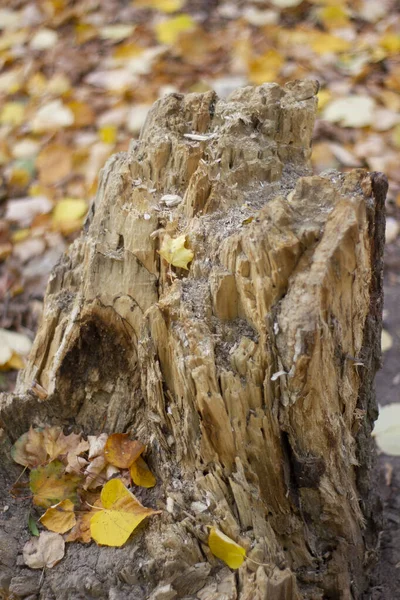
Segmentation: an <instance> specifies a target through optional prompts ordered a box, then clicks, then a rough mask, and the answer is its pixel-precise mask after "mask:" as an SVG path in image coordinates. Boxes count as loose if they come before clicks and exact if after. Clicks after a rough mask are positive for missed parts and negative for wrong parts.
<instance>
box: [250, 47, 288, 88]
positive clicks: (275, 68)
mask: <svg viewBox="0 0 400 600" xmlns="http://www.w3.org/2000/svg"><path fill="white" fill-rule="evenodd" d="M283 64H284V58H283V56H282V55H281V54H280V53H279V52H278V51H277V50H268V52H266V53H265V54H263V55H262V56H257V57H256V58H253V59H252V60H251V61H250V64H249V79H250V81H251V82H252V83H254V84H256V85H261V84H263V83H266V82H270V81H273V80H274V79H276V77H277V75H278V73H279V71H280V69H281V67H282V65H283Z"/></svg>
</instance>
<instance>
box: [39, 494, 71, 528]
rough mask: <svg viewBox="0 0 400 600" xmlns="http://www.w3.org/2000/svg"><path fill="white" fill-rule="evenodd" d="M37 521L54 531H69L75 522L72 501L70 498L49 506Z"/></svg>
mask: <svg viewBox="0 0 400 600" xmlns="http://www.w3.org/2000/svg"><path fill="white" fill-rule="evenodd" d="M39 521H40V522H41V523H42V525H44V526H45V527H46V528H47V529H50V531H54V532H55V533H65V532H66V531H69V530H70V529H72V527H74V525H75V524H76V517H75V513H74V504H73V502H71V500H62V501H61V502H59V503H58V504H55V505H54V506H51V507H50V508H48V509H47V510H46V512H45V513H44V515H42V516H41V517H40V519H39Z"/></svg>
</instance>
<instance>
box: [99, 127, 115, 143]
mask: <svg viewBox="0 0 400 600" xmlns="http://www.w3.org/2000/svg"><path fill="white" fill-rule="evenodd" d="M99 138H100V140H101V141H102V142H104V143H105V144H115V142H116V140H117V128H116V127H115V125H103V127H101V128H100V129H99Z"/></svg>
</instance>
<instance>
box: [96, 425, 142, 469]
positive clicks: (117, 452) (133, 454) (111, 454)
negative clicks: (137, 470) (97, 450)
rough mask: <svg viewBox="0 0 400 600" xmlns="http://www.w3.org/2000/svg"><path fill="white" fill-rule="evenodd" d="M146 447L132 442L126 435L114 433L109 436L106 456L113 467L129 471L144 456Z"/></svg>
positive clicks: (105, 450) (105, 451)
mask: <svg viewBox="0 0 400 600" xmlns="http://www.w3.org/2000/svg"><path fill="white" fill-rule="evenodd" d="M144 450H145V446H143V444H142V443H141V442H138V441H136V440H130V439H129V436H128V434H126V433H113V434H112V435H110V436H109V438H108V440H107V442H106V445H105V448H104V456H105V457H106V459H107V462H109V463H110V464H111V465H114V466H115V467H118V468H119V469H128V468H129V467H130V466H131V464H132V463H133V462H134V461H135V460H136V459H137V458H138V457H139V456H140V455H141V454H142V452H143V451H144Z"/></svg>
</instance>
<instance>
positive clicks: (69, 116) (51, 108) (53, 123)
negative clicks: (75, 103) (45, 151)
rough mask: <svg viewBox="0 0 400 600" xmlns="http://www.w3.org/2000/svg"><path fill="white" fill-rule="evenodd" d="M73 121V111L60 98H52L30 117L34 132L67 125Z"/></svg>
mask: <svg viewBox="0 0 400 600" xmlns="http://www.w3.org/2000/svg"><path fill="white" fill-rule="evenodd" d="M73 123H74V113H73V112H72V110H71V109H70V108H68V107H67V106H65V105H64V104H63V103H62V102H61V100H52V101H51V102H48V103H47V104H45V105H44V106H42V107H41V108H39V110H38V111H37V113H36V115H35V116H34V117H33V119H32V125H31V127H32V130H33V131H34V132H36V133H42V132H44V131H52V130H54V129H56V130H57V129H61V128H63V127H69V126H70V125H72V124H73Z"/></svg>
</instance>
